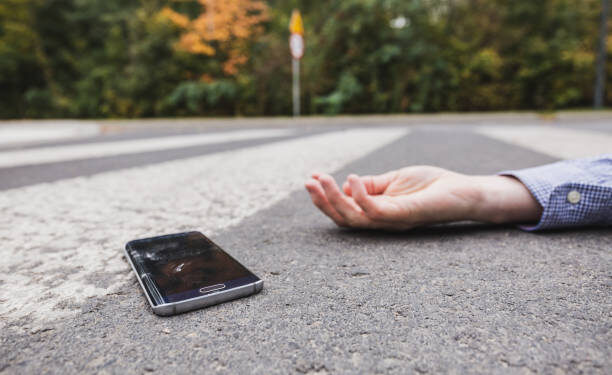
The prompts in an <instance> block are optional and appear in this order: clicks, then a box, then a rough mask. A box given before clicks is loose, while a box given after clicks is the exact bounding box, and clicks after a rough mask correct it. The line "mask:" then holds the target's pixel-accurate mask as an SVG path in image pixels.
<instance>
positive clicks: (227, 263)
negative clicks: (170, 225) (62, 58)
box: [125, 232, 263, 316]
mask: <svg viewBox="0 0 612 375" xmlns="http://www.w3.org/2000/svg"><path fill="white" fill-rule="evenodd" d="M125 253H126V258H127V259H128V261H129V263H130V265H131V266H132V269H133V270H134V272H135V273H136V276H137V278H138V281H139V282H140V285H141V286H142V289H143V290H144V292H145V295H146V297H147V300H148V301H149V304H151V308H152V309H153V312H155V313H156V314H158V315H165V316H167V315H174V314H179V313H182V312H185V311H189V310H194V309H198V308H202V307H206V306H210V305H215V304H218V303H221V302H225V301H229V300H232V299H236V298H240V297H246V296H249V295H251V294H255V293H257V292H259V291H260V290H261V289H262V288H263V280H261V279H260V278H259V277H257V276H255V274H253V273H252V272H251V271H249V270H248V269H247V268H246V267H244V266H243V265H242V264H240V263H239V262H238V261H237V260H235V259H234V258H232V257H231V256H230V255H229V254H228V253H226V252H225V251H224V250H223V249H221V248H220V247H219V246H217V245H216V244H215V243H213V242H212V241H211V240H210V239H208V238H207V237H206V236H204V235H203V234H202V233H200V232H186V233H177V234H169V235H165V236H159V237H152V238H144V239H139V240H134V241H130V242H128V243H127V244H126V245H125Z"/></svg>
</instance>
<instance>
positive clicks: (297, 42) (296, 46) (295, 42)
mask: <svg viewBox="0 0 612 375" xmlns="http://www.w3.org/2000/svg"><path fill="white" fill-rule="evenodd" d="M289 49H291V56H293V58H294V59H296V60H299V59H301V58H302V56H304V38H303V37H302V36H301V35H300V34H291V36H290V37H289Z"/></svg>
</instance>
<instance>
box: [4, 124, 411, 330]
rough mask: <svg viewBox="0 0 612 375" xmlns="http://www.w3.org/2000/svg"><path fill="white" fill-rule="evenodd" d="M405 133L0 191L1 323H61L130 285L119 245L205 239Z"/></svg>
mask: <svg viewBox="0 0 612 375" xmlns="http://www.w3.org/2000/svg"><path fill="white" fill-rule="evenodd" d="M407 132H408V131H407V130H405V129H399V128H377V129H371V130H368V129H356V130H347V131H338V132H331V133H326V134H319V135H312V136H308V137H303V138H298V139H291V140H285V141H282V142H276V143H271V144H266V145H260V146H256V147H249V148H244V149H240V150H237V151H229V152H222V153H217V154H211V155H204V156H198V157H195V158H191V159H183V160H176V161H170V162H164V163H160V164H153V165H149V166H146V167H142V168H133V169H125V170H119V171H112V172H107V173H102V174H98V175H94V176H92V177H79V178H73V179H68V180H62V181H57V182H54V183H49V184H39V185H32V186H28V187H25V188H21V189H12V190H6V191H3V192H0V212H2V215H0V239H1V240H2V246H0V259H2V262H0V285H2V288H0V301H2V303H0V326H2V324H3V323H2V322H3V321H8V319H19V318H23V317H26V316H27V317H28V319H31V320H32V321H33V322H34V323H35V322H37V321H43V320H47V319H55V318H59V317H63V316H69V315H71V314H74V313H75V311H77V309H78V306H79V304H80V303H82V302H83V301H84V300H85V299H87V298H89V297H94V296H102V295H105V294H108V293H112V292H113V291H116V290H117V288H118V287H120V286H121V285H123V284H124V283H125V282H126V281H133V276H132V275H131V274H130V270H129V267H128V266H127V265H126V263H125V262H124V261H123V260H122V259H121V258H122V256H121V249H122V248H123V246H124V244H125V243H126V242H127V241H128V240H131V239H134V238H139V237H145V236H152V235H158V234H164V233H172V232H181V231H186V230H201V231H203V232H205V233H206V234H209V235H210V234H213V233H215V232H216V231H218V230H220V229H222V228H226V227H228V226H231V225H235V224H237V223H239V222H240V221H241V220H243V219H244V218H245V217H247V216H250V215H253V214H255V213H256V212H258V211H260V210H262V209H264V208H267V207H270V206H271V205H273V204H274V203H276V202H278V201H280V200H281V199H284V198H286V197H287V196H288V195H289V194H290V193H291V192H292V191H295V190H296V189H302V188H303V181H304V180H305V178H306V177H307V176H308V175H309V173H311V172H313V171H315V170H318V171H328V172H332V171H334V170H337V169H339V168H341V167H342V166H344V165H346V164H347V163H349V162H351V161H353V160H356V159H357V158H359V157H362V156H364V155H366V154H368V153H370V152H372V151H374V150H376V149H378V148H380V147H382V146H384V145H386V144H388V143H390V142H392V141H394V140H396V139H398V138H399V137H401V136H403V135H405V134H407ZM100 280H102V281H100Z"/></svg>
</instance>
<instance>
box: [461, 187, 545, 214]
mask: <svg viewBox="0 0 612 375" xmlns="http://www.w3.org/2000/svg"><path fill="white" fill-rule="evenodd" d="M471 178H472V179H473V181H472V183H473V184H474V187H475V189H476V191H477V192H478V193H477V194H476V195H475V196H476V197H477V200H478V201H477V202H475V205H474V207H475V209H474V217H473V218H472V219H473V220H476V221H482V222H490V223H496V224H501V223H530V222H536V221H538V220H539V219H540V217H541V215H542V207H541V206H540V204H539V203H538V202H537V201H536V200H535V198H534V197H533V196H532V195H531V193H530V192H529V190H528V189H527V188H526V187H525V185H523V184H522V183H521V182H520V181H519V180H517V179H516V178H514V177H510V176H472V177H471Z"/></svg>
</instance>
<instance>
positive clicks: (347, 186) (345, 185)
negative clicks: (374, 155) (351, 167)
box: [342, 181, 353, 197]
mask: <svg viewBox="0 0 612 375" xmlns="http://www.w3.org/2000/svg"><path fill="white" fill-rule="evenodd" d="M342 190H343V191H344V194H346V195H348V196H349V197H350V196H351V195H352V194H353V193H352V192H351V185H350V184H349V183H348V181H344V183H343V184H342Z"/></svg>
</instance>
